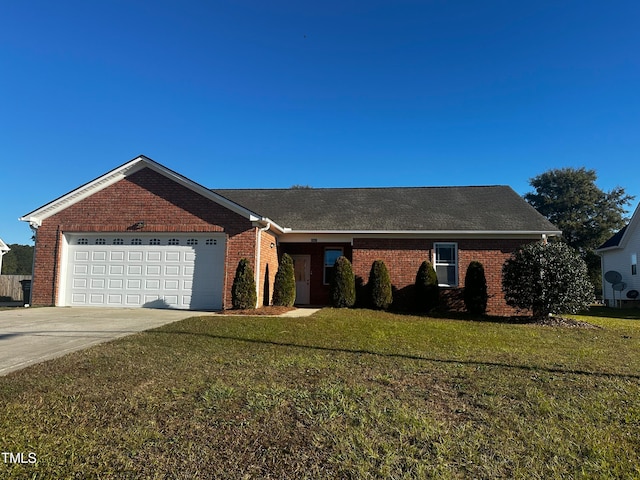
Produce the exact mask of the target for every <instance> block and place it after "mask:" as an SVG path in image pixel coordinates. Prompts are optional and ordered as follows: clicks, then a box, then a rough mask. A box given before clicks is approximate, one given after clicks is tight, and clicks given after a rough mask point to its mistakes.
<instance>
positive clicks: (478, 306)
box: [463, 261, 489, 315]
mask: <svg viewBox="0 0 640 480" xmlns="http://www.w3.org/2000/svg"><path fill="white" fill-rule="evenodd" d="M463 296H464V306H465V307H466V309H467V312H469V313H473V314H475V315H484V314H485V313H486V312H487V300H488V299H489V295H488V294H487V278H486V277H485V275H484V266H483V265H482V263H480V262H477V261H473V262H471V263H470V264H469V266H468V267H467V273H466V275H465V277H464V295H463Z"/></svg>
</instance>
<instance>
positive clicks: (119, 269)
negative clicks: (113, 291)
mask: <svg viewBox="0 0 640 480" xmlns="http://www.w3.org/2000/svg"><path fill="white" fill-rule="evenodd" d="M123 273H124V265H109V275H122V274H123Z"/></svg>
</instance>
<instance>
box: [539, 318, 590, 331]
mask: <svg viewBox="0 0 640 480" xmlns="http://www.w3.org/2000/svg"><path fill="white" fill-rule="evenodd" d="M530 323H533V324H536V325H546V326H549V327H569V328H596V329H600V328H602V327H598V326H597V325H593V324H591V323H589V322H582V321H580V320H573V319H572V318H564V317H540V318H533V319H531V322H530Z"/></svg>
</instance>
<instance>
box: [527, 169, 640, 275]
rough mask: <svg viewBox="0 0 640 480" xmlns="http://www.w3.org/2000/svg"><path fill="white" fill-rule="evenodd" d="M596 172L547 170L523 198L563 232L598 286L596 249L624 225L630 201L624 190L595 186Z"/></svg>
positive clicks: (598, 266)
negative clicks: (532, 190) (603, 188)
mask: <svg viewBox="0 0 640 480" xmlns="http://www.w3.org/2000/svg"><path fill="white" fill-rule="evenodd" d="M596 179H597V175H596V172H595V170H587V169H585V168H584V167H582V168H577V169H576V168H560V169H552V170H549V171H547V172H545V173H543V174H541V175H538V176H537V177H534V178H532V179H531V180H530V181H529V183H530V185H531V186H532V187H533V188H534V189H535V191H534V192H529V193H527V194H526V195H525V196H524V198H525V200H526V201H527V202H529V203H530V204H531V205H532V206H533V207H534V208H535V209H536V210H538V212H540V213H541V214H542V215H544V216H545V217H547V218H548V219H549V221H551V223H553V224H554V225H556V226H557V227H558V228H559V229H560V230H562V239H563V240H564V241H565V242H566V243H567V244H569V246H571V247H573V248H575V249H576V250H578V252H579V253H580V255H581V256H582V258H583V260H585V262H587V265H588V268H589V276H590V278H591V280H592V282H593V283H595V284H596V286H598V284H600V259H599V257H598V256H597V255H596V254H595V249H596V248H597V247H598V246H600V245H601V244H602V243H603V242H604V241H606V240H607V239H608V238H609V237H611V235H613V234H614V233H615V232H616V231H618V230H619V229H620V228H622V227H623V226H624V225H625V224H626V223H627V219H626V218H625V213H626V208H625V207H626V206H628V205H629V204H630V203H631V201H632V200H633V198H634V197H633V196H631V195H627V194H626V193H625V191H624V189H623V188H621V187H616V188H614V189H613V190H611V191H609V192H605V191H602V190H601V189H600V188H598V187H597V186H596Z"/></svg>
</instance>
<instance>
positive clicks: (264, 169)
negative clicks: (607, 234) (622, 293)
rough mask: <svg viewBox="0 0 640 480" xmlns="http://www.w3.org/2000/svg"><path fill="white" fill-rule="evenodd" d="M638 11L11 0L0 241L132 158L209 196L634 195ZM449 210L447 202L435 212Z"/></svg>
mask: <svg viewBox="0 0 640 480" xmlns="http://www.w3.org/2000/svg"><path fill="white" fill-rule="evenodd" d="M639 20H640V2H637V0H634V1H611V2H605V1H597V2H596V1H589V0H586V1H585V0H583V1H562V0H554V1H544V0H542V1H535V2H518V1H515V2H514V1H512V0H505V1H492V0H487V1H477V0H473V1H464V0H461V1H429V0H423V1H405V0H394V1H377V0H367V1H349V0H340V1H332V0H330V1H324V2H317V1H316V2H311V1H303V0H297V1H278V0H274V1H269V2H265V1H245V0H234V1H231V0H229V1H226V0H225V1H182V2H178V1H164V0H154V1H135V0H126V1H119V0H118V1H116V0H113V1H112V0H103V1H86V0H82V1H67V0H60V1H56V2H52V1H49V0H47V1H42V0H32V1H29V2H19V1H10V0H0V92H1V93H0V165H2V173H1V177H0V178H2V208H0V238H2V239H3V240H4V241H5V242H6V243H29V242H30V237H31V232H30V230H29V227H28V226H27V224H25V223H22V222H18V220H17V219H18V218H19V217H20V216H22V215H24V214H25V213H28V212H30V211H31V210H33V209H35V208H37V207H40V206H41V205H43V204H45V203H47V202H49V201H50V200H53V199H54V198H57V197H58V196H60V195H62V194H64V193H66V192H68V191H70V190H72V189H74V188H76V187H77V186H79V185H81V184H83V183H86V182H88V181H90V180H92V179H94V178H96V177H98V176H100V175H102V174H103V173H106V172H107V171H109V170H111V169H112V168H114V167H116V166H118V165H120V164H122V163H125V162H126V161H128V160H130V159H132V158H134V157H136V156H137V155H139V154H144V155H147V156H148V157H150V158H152V159H154V160H156V161H158V162H160V163H162V164H164V165H166V166H167V167H169V168H171V169H173V170H176V171H178V172H179V173H181V174H183V175H185V176H187V177H189V178H191V179H193V180H195V181H196V182H198V183H201V184H203V185H206V186H208V187H211V188H214V187H218V188H240V187H265V188H269V187H289V186H291V185H293V184H308V185H311V186H314V187H340V186H414V185H425V186H430V185H484V184H492V185H493V184H507V185H511V186H512V187H513V188H514V189H515V190H516V191H517V192H518V193H520V194H524V193H526V192H528V191H530V190H531V187H530V186H529V179H530V178H532V177H534V176H536V175H539V174H540V173H543V172H544V171H546V170H548V169H550V168H560V167H582V166H584V167H586V168H589V169H595V170H596V172H597V174H598V182H597V183H598V186H599V187H600V188H602V189H604V190H610V189H612V188H614V187H616V186H621V187H623V188H625V190H626V191H627V193H629V194H632V195H636V196H637V199H636V201H634V203H633V205H632V207H633V208H634V207H635V205H636V203H637V201H638V200H640V181H638V169H639V168H640V55H639V53H638V52H640V28H639V27H638V25H639V24H640V23H639ZM440 207H442V208H446V206H440Z"/></svg>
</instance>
